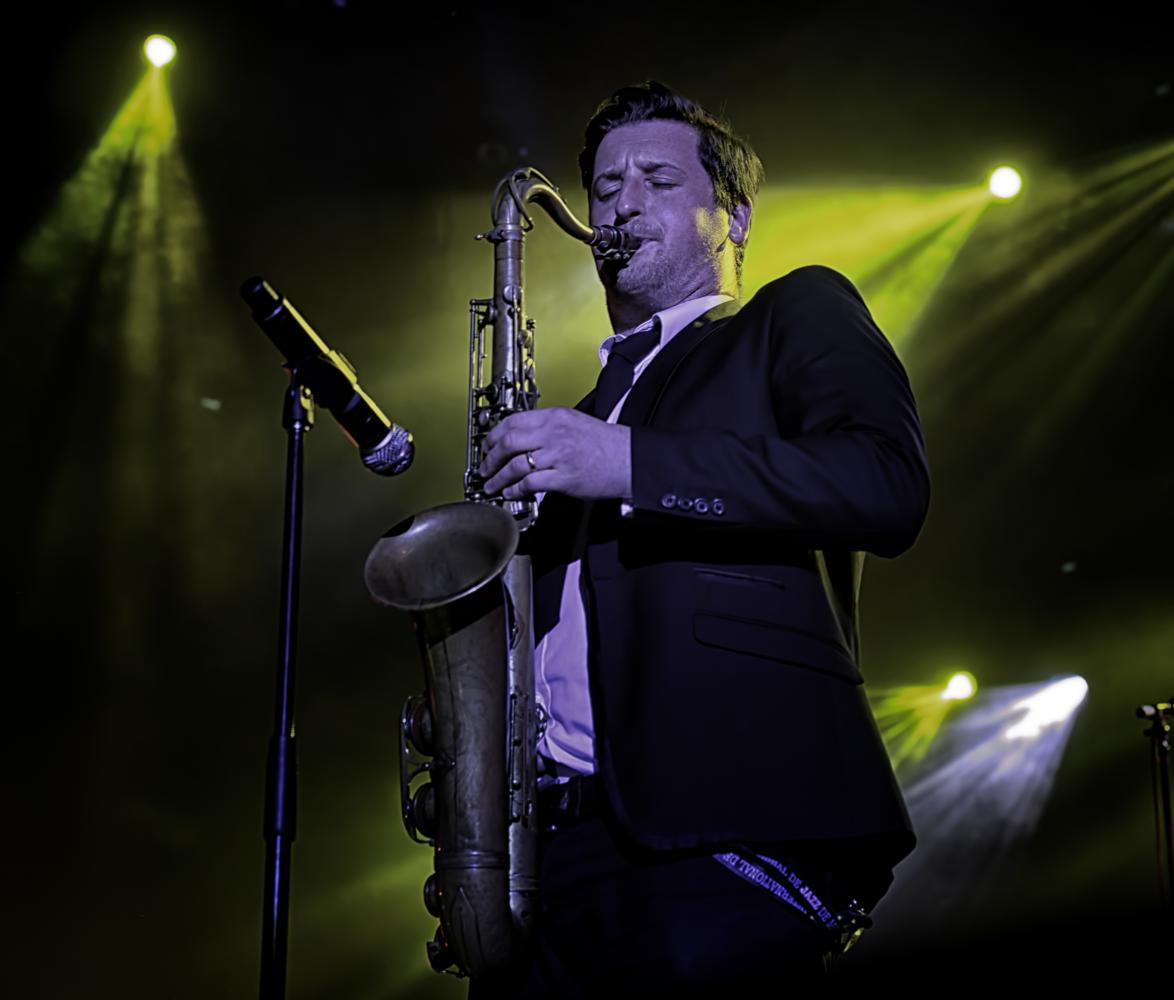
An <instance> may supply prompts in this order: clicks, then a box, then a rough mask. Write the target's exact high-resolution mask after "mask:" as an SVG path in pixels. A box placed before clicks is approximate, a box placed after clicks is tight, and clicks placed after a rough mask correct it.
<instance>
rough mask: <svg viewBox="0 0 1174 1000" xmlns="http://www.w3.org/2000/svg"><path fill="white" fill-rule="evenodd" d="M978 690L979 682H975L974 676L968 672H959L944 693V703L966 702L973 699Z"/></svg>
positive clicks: (947, 685) (951, 679) (952, 678)
mask: <svg viewBox="0 0 1174 1000" xmlns="http://www.w3.org/2000/svg"><path fill="white" fill-rule="evenodd" d="M977 690H978V682H977V681H975V679H974V674H972V673H970V671H968V670H959V671H958V673H956V674H954V676H953V677H951V678H950V680H949V682H948V683H947V684H946V687H945V689H944V690H943V691H942V696H941V697H942V701H965V700H966V699H967V698H973V697H974V692H975V691H977Z"/></svg>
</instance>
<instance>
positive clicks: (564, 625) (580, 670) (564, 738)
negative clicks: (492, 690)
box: [534, 295, 731, 774]
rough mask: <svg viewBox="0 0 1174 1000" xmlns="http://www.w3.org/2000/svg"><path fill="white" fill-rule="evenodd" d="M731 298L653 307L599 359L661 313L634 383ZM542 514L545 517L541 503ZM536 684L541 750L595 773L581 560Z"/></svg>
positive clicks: (538, 654)
mask: <svg viewBox="0 0 1174 1000" xmlns="http://www.w3.org/2000/svg"><path fill="white" fill-rule="evenodd" d="M730 298H731V296H729V295H706V296H704V297H703V298H699V299H689V300H687V301H685V302H681V303H678V304H677V305H675V306H670V307H669V308H668V309H664V310H662V311H661V312H658V313H655V314H654V315H653V316H652V317H651V318H650V319H648V321H647V322H644V323H641V324H640V325H639V326H637V327H633V328H632V329H630V330H622V331H620V332H619V333H615V334H613V335H612V336H610V337H608V338H607V339H606V340H604V342H603V343H602V344H600V345H599V361H600V364H602V365H606V364H607V359H608V356H609V354H610V353H611V348H612V346H613V345H614V344H616V343H617V342H619V341H621V340H623V339H625V338H626V337H630V336H632V334H635V333H640V332H642V331H644V330H648V329H651V327H652V325H653V324H654V323H655V322H656V321H657V320H658V319H659V321H660V340H659V343H658V344H657V345H656V347H654V348H653V349H652V350H651V351H649V352H648V354H647V355H645V357H644V358H643V359H642V360H641V361H640V363H639V364H637V365H636V367H635V369H634V370H633V372H632V382H633V384H635V382H636V379H638V378H639V377H640V375H641V373H642V372H643V371H644V369H646V368H647V367H648V366H649V365H650V364H651V363H652V359H653V358H655V357H656V355H657V354H659V353H660V351H661V350H662V349H663V348H664V346H665V344H667V343H668V342H669V341H670V340H672V339H673V337H675V336H676V335H677V334H678V333H680V331H681V330H683V329H684V328H685V327H686V326H688V325H689V324H690V323H692V322H693V320H695V319H697V317H698V316H701V315H702V314H703V313H706V312H708V311H709V310H710V309H712V308H713V307H714V306H716V305H719V304H720V303H722V302H726V301H728V300H729V299H730ZM627 398H628V394H627V393H624V395H623V396H622V397H621V398H620V401H619V402H618V403H616V405H615V407H614V408H613V409H612V411H611V414H610V415H609V416H608V418H607V422H608V423H609V424H614V423H615V422H616V418H617V417H618V416H619V414H620V410H621V409H623V406H624V403H625V402H626V401H627ZM621 510H622V512H623V513H631V506H630V504H624V505H622V507H621ZM538 517H539V518H540V519H541V517H542V508H541V507H539V511H538ZM534 688H535V694H536V696H537V699H538V704H539V705H541V706H542V707H543V709H545V711H546V715H547V724H546V731H545V733H543V735H542V738H541V739H540V740H539V741H538V753H539V755H540V756H543V757H547V758H549V759H550V760H553V761H554V762H555V763H556V765H558V771H559V772H560V773H564V774H565V773H569V772H574V773H577V774H593V773H594V772H595V727H594V724H593V722H592V719H591V691H590V688H589V685H588V681H587V615H586V611H585V609H584V607H583V596H582V594H581V593H580V591H579V561H578V560H575V561H574V562H573V563H571V564H569V565H568V566H567V574H566V577H565V579H564V580H563V592H562V601H561V604H560V607H559V616H558V624H557V625H555V627H554V628H553V629H551V630H550V631H549V632H548V633H547V634H546V635H545V636H543V637H542V641H541V642H539V643H538V647H537V649H535V651H534Z"/></svg>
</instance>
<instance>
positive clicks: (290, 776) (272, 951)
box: [261, 367, 314, 1000]
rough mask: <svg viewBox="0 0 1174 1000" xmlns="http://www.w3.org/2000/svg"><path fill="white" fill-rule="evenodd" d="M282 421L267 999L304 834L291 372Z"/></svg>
mask: <svg viewBox="0 0 1174 1000" xmlns="http://www.w3.org/2000/svg"><path fill="white" fill-rule="evenodd" d="M281 425H282V426H283V427H284V428H285V429H286V432H287V434H288V436H289V444H288V448H287V450H286V463H285V528H284V535H283V541H282V545H283V551H282V561H281V615H280V620H279V623H278V657H277V691H276V698H275V701H274V710H273V736H272V737H271V738H270V740H269V755H268V760H267V762H266V767H265V843H266V849H265V900H264V903H265V913H264V918H263V921H262V931H261V1000H281V998H283V997H284V996H285V973H286V953H287V945H288V941H289V873H290V863H291V853H292V851H293V842H294V836H295V835H296V833H297V811H298V798H297V792H298V785H297V748H296V746H295V743H294V659H295V653H296V649H297V631H298V630H297V625H298V581H299V577H300V574H301V549H302V444H303V439H304V437H305V435H306V433H307V432H308V431H309V430H311V429H312V428H313V426H314V397H313V396H312V395H311V394H310V390H309V389H308V388H306V387H305V386H304V385H302V384H301V382H300V380H299V378H298V371H297V368H296V367H294V368H291V369H290V383H289V388H288V389H287V390H286V392H285V404H284V407H283V409H282V417H281Z"/></svg>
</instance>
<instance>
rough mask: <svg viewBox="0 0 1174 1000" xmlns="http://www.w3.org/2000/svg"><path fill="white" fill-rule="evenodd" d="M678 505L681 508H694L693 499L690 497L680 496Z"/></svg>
mask: <svg viewBox="0 0 1174 1000" xmlns="http://www.w3.org/2000/svg"><path fill="white" fill-rule="evenodd" d="M677 506H678V507H679V508H680V509H681V510H692V509H693V501H692V500H690V499H689V498H688V497H679V498H678V499H677Z"/></svg>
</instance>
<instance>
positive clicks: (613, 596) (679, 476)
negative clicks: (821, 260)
mask: <svg viewBox="0 0 1174 1000" xmlns="http://www.w3.org/2000/svg"><path fill="white" fill-rule="evenodd" d="M589 407H590V397H588V398H587V399H586V400H584V401H583V403H581V404H580V408H583V409H589ZM620 421H621V422H622V423H625V424H629V425H630V426H631V427H632V481H633V497H632V501H633V504H634V508H635V510H634V513H633V515H632V516H630V517H622V516H621V515H620V507H619V502H618V501H598V502H594V503H585V502H583V501H578V500H573V499H570V498H568V497H565V496H561V495H557V494H550V495H548V496H547V497H546V498H545V500H544V502H543V504H542V508H541V513H540V515H539V518H538V521H537V523H536V524H535V526H534V527H533V528H532V529H531V530H530V531H528V532H527V533H526V538H525V549H526V550H527V551H529V552H530V553H531V554H532V555H533V557H534V574H535V631H536V637H537V638H538V639H541V637H542V636H543V635H544V634H545V633H546V632H547V631H549V630H550V628H551V627H552V626H553V625H554V623H555V622H556V621H557V615H558V610H559V594H560V593H561V588H562V580H563V576H564V573H565V567H566V565H567V563H568V562H570V561H571V560H573V559H575V558H581V559H582V570H581V587H582V593H583V598H584V602H585V606H586V609H587V626H588V645H589V675H590V681H591V696H592V710H593V716H594V724H595V750H596V760H597V765H598V769H599V772H600V774H601V776H602V779H603V783H604V786H605V788H606V792H607V796H608V799H609V801H610V803H611V806H612V808H613V810H614V811H615V814H616V816H617V818H618V819H619V821H620V822H621V823H622V824H623V826H624V827H626V828H627V830H628V831H629V832H630V833H631V834H632V835H633V836H634V837H635V838H636V839H637V840H639V841H640V842H642V843H644V844H646V845H648V846H650V847H656V848H684V847H693V846H697V845H708V844H718V843H727V842H739V841H742V842H756V843H779V842H786V843H799V842H810V841H821V842H823V841H829V840H833V841H834V840H841V839H846V840H855V839H857V838H867V840H868V843H869V844H871V845H873V846H874V847H877V848H878V849H879V852H880V854H881V856H883V857H884V858H886V859H888V860H889V861H891V862H895V861H896V860H897V859H899V858H900V857H901V856H903V855H904V854H905V853H907V852H908V851H909V850H910V849H911V848H912V845H913V837H912V833H911V828H910V825H909V820H908V816H907V814H906V812H905V808H904V803H903V802H902V799H901V795H900V792H899V790H898V788H897V785H896V782H895V780H894V778H893V774H892V770H891V768H890V765H889V761H888V758H887V755H886V753H885V750H884V747H883V745H882V743H881V739H880V736H879V734H878V732H877V729H876V725H875V723H874V721H873V718H872V714H871V712H870V710H869V707H868V704H867V701H866V699H865V696H864V692H863V688H862V681H861V675H860V672H859V669H858V666H857V653H858V642H857V625H856V622H857V616H856V594H857V589H858V585H859V580H860V567H861V563H862V558H861V556H860V553H861V552H863V551H870V552H875V553H879V554H881V555H885V556H893V555H896V554H898V553H899V552H901V551H903V550H904V549H905V548H907V547H908V546H909V545H910V544H912V542H913V540H914V538H915V537H916V535H917V533H918V531H919V529H920V527H921V524H922V521H923V519H924V516H925V512H926V506H927V502H928V492H929V479H928V472H927V466H926V459H925V452H924V446H923V443H922V438H921V432H920V426H919V423H918V418H917V412H916V408H915V405H914V401H913V396H912V393H911V392H910V389H909V383H908V380H907V378H906V375H905V372H904V369H903V368H902V366H901V364H900V362H899V361H898V360H897V357H896V355H895V354H894V352H893V350H892V348H891V347H890V346H889V344H888V342H887V341H886V340H885V339H884V337H883V336H882V335H881V333H880V331H879V330H878V329H877V328H876V325H875V324H874V323H873V321H872V318H871V316H870V315H869V313H868V310H867V308H866V307H865V305H864V302H863V300H862V299H861V297H860V295H859V293H858V292H857V291H856V290H855V288H854V287H853V286H852V284H851V283H850V282H849V281H848V280H847V279H846V278H844V277H843V276H842V275H839V274H837V273H836V272H834V271H831V270H829V269H827V268H822V267H807V268H802V269H800V270H797V271H794V272H792V273H790V274H788V275H786V276H785V277H783V278H780V279H778V280H776V281H774V282H772V283H770V284H769V285H767V286H765V287H764V288H763V289H761V291H759V292H758V294H757V295H755V296H754V298H753V299H751V300H750V301H749V302H748V303H746V304H745V305H744V306H743V307H742V308H741V309H740V310H739V309H738V308H737V307H736V306H735V305H734V304H733V303H729V304H727V305H725V306H719V307H717V308H716V309H714V310H711V311H710V312H709V313H707V314H706V315H705V316H703V317H701V318H700V319H699V320H697V321H696V322H694V323H692V324H691V325H689V326H688V327H686V328H685V329H684V330H682V331H681V332H680V333H679V334H678V335H677V336H676V337H675V338H673V340H672V341H670V342H669V344H668V345H666V347H665V348H664V349H663V350H662V351H661V352H660V353H659V354H658V355H657V356H656V358H654V359H653V361H652V362H651V364H650V365H649V366H648V368H647V369H646V370H645V371H644V373H643V374H642V375H641V377H640V379H639V380H638V381H637V382H636V385H635V386H634V387H633V389H632V392H631V393H630V395H629V397H628V399H627V401H626V403H625V404H624V408H623V411H622V413H621V414H620Z"/></svg>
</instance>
